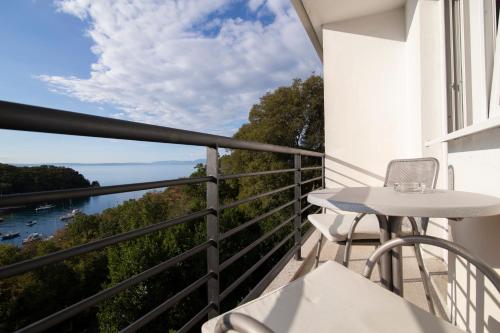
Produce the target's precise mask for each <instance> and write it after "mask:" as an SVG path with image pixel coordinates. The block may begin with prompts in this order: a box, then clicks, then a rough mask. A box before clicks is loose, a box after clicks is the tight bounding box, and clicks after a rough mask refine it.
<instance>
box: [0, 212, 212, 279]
mask: <svg viewBox="0 0 500 333" xmlns="http://www.w3.org/2000/svg"><path fill="white" fill-rule="evenodd" d="M211 213H213V211H212V210H211V209H204V210H201V211H199V212H196V213H192V214H188V215H184V216H181V217H178V218H174V219H171V220H168V221H165V222H160V223H156V224H152V225H149V226H147V227H144V228H141V229H135V230H132V231H128V232H124V233H121V234H118V235H113V236H110V237H106V238H103V239H98V240H95V241H92V242H90V243H86V244H82V245H79V246H75V247H72V248H69V249H66V250H61V251H57V252H54V253H50V254H47V255H45V256H43V257H39V258H33V259H28V260H24V261H21V262H18V263H15V264H11V265H8V266H3V267H0V279H3V278H7V277H11V276H14V275H19V274H22V273H25V272H28V271H31V270H34V269H36V268H39V267H42V266H45V265H49V264H53V263H56V262H59V261H62V260H65V259H68V258H71V257H74V256H77V255H81V254H85V253H87V252H91V251H95V250H99V249H102V248H104V247H106V246H109V245H113V244H116V243H120V242H123V241H127V240H131V239H134V238H137V237H140V236H143V235H146V234H150V233H153V232H155V231H158V230H162V229H165V228H168V227H171V226H174V225H177V224H180V223H185V222H188V221H192V220H194V219H197V218H201V217H204V216H207V215H208V214H211Z"/></svg>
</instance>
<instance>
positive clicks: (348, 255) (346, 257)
mask: <svg viewBox="0 0 500 333" xmlns="http://www.w3.org/2000/svg"><path fill="white" fill-rule="evenodd" d="M351 248H352V239H350V238H348V239H347V240H346V241H345V249H344V259H343V260H342V265H344V266H345V267H349V259H350V258H351Z"/></svg>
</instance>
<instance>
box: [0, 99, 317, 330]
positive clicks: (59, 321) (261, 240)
mask: <svg viewBox="0 0 500 333" xmlns="http://www.w3.org/2000/svg"><path fill="white" fill-rule="evenodd" d="M0 124H1V125H0V127H1V128H2V129H11V130H21V131H32V132H41V133H51V134H65V135H79V136H88V137H99V138H113V139H121V140H137V141H148V142H158V143H166V144H184V145H195V146H204V147H206V149H207V155H206V175H205V176H200V177H194V178H182V179H167V180H162V181H156V182H147V183H133V184H123V185H116V186H103V187H90V188H82V189H70V190H57V191H48V192H37V193H23V194H11V195H3V196H1V197H0V208H2V207H10V206H18V205H28V204H39V203H46V202H55V201H58V200H68V199H77V198H83V197H90V196H99V195H107V194H114V193H122V192H130V191H138V190H149V189H158V188H165V187H176V186H200V185H201V186H202V187H204V188H205V189H204V191H205V192H206V207H204V208H203V209H201V210H197V211H189V212H187V213H186V214H185V215H182V216H178V217H176V218H173V219H170V220H166V221H161V222H158V223H155V224H151V225H148V226H145V227H141V228H136V229H133V230H128V231H126V232H122V233H117V234H113V235H109V236H108V237H105V238H100V239H95V240H91V241H90V242H87V243H85V244H78V245H77V246H73V247H68V248H65V249H61V250H58V251H55V252H53V251H51V250H49V251H48V252H49V253H47V254H44V255H41V256H37V257H34V258H30V259H27V260H24V261H20V262H15V263H12V264H9V265H7V266H3V267H1V268H0V282H3V283H7V284H8V283H9V281H12V279H16V278H20V279H22V278H23V276H27V274H44V273H43V272H44V271H45V272H50V270H51V269H54V267H58V266H57V265H64V263H65V262H69V261H71V260H75V259H76V258H79V257H85V256H89V255H91V254H92V253H99V252H101V251H105V250H106V249H108V248H110V247H113V246H118V245H119V244H130V243H127V242H133V241H134V240H136V239H139V238H140V237H148V236H150V235H153V234H158V233H161V232H164V231H165V230H168V229H170V228H175V227H176V226H179V225H187V224H193V223H196V224H197V225H198V226H200V225H201V226H202V227H203V228H204V229H205V230H206V232H205V234H206V237H205V239H204V240H201V241H199V242H198V244H196V245H195V246H194V247H192V248H189V249H185V250H184V251H183V252H181V253H177V254H176V255H174V256H172V257H170V258H164V260H163V261H161V262H158V263H154V264H152V265H151V266H150V267H146V268H145V269H144V270H143V271H140V272H134V271H131V272H128V274H127V275H128V276H127V278H124V279H122V280H121V281H119V282H117V283H113V284H111V285H109V286H108V287H102V288H98V289H100V290H98V292H97V293H90V292H87V291H85V292H84V293H83V294H87V296H86V297H85V298H77V299H74V298H73V299H72V302H68V301H67V303H64V304H58V305H56V309H55V310H56V311H53V313H50V314H46V315H44V316H39V318H37V319H36V320H35V321H32V322H28V323H26V324H18V323H14V324H13V323H10V325H14V327H12V326H9V327H8V328H7V327H5V328H6V329H12V328H13V329H15V330H18V331H19V332H41V331H45V330H51V329H55V330H61V331H64V330H72V329H74V328H75V327H78V329H89V330H95V329H96V327H95V325H96V324H95V308H96V307H97V306H99V304H102V303H103V302H106V301H109V300H110V299H112V298H113V297H116V296H117V295H123V294H124V293H126V292H127V290H130V289H131V288H134V287H138V286H142V285H143V284H144V282H145V281H147V280H149V279H154V278H155V277H157V276H165V275H161V274H164V273H165V274H166V273H167V272H170V271H171V272H174V274H175V272H176V271H177V272H178V271H179V270H182V268H183V267H184V265H188V264H186V263H187V262H190V260H194V262H198V263H200V265H206V267H205V268H204V270H205V272H204V273H203V274H201V275H200V276H196V277H194V276H192V277H191V276H190V277H188V278H190V280H191V281H190V282H189V283H185V284H183V285H182V286H179V288H178V289H177V290H175V291H174V290H169V293H167V294H169V296H168V297H165V299H161V300H157V302H156V303H155V304H154V305H153V306H149V307H147V308H145V309H144V310H143V311H141V316H138V317H137V318H134V319H133V321H130V322H127V324H126V325H124V326H123V327H120V329H121V330H122V331H123V332H131V331H137V330H139V329H141V328H142V329H146V330H148V328H150V326H148V325H150V324H151V322H153V321H155V320H156V321H159V320H160V321H161V317H162V315H164V314H165V313H167V312H169V311H176V307H178V306H179V305H180V304H181V303H182V307H180V308H179V309H180V310H178V311H189V312H190V313H191V315H190V316H189V317H187V314H186V313H181V314H179V315H178V317H181V318H184V317H187V318H186V320H185V321H184V322H183V323H182V325H180V326H179V325H178V326H173V327H172V326H170V323H163V324H164V325H163V327H165V328H167V329H175V330H177V331H178V332H188V331H196V330H197V329H199V327H200V325H201V323H203V322H204V321H206V319H207V318H208V317H209V316H210V317H211V316H214V315H216V314H218V313H219V312H220V311H224V310H225V309H228V308H231V307H234V306H235V305H236V303H235V302H237V301H242V302H245V301H248V300H250V299H253V298H255V297H257V296H258V295H260V294H261V293H262V291H263V290H264V289H265V288H266V287H268V285H269V283H270V282H271V281H272V280H273V279H274V278H275V277H276V275H277V274H278V273H279V272H280V271H281V269H282V267H284V266H285V265H286V264H287V263H288V262H289V261H290V260H291V258H293V257H295V258H296V259H299V258H301V257H302V255H301V245H302V244H303V243H304V242H305V241H306V240H307V239H308V238H309V236H310V235H311V233H312V231H313V230H312V228H310V227H309V226H308V225H307V220H306V216H307V214H308V213H313V212H315V211H317V210H318V208H317V207H314V206H313V205H308V204H307V203H306V197H307V194H308V193H309V192H310V191H311V190H313V189H317V188H321V187H322V186H323V184H324V156H323V154H322V153H320V152H312V151H306V150H302V149H296V148H289V147H282V146H276V145H269V144H262V143H256V142H247V141H240V140H235V139H232V138H227V137H222V136H215V135H209V134H204V133H198V132H191V131H184V130H177V129H172V128H165V127H160V126H153V125H146V124H139V123H133V122H128V121H122V120H116V119H109V118H103V117H97V116H90V115H84V114H78V113H72V112H66V111H61V110H54V109H47V108H41V107H36V106H29V105H21V104H15V103H10V102H0ZM220 149H231V150H233V151H234V150H248V151H254V152H265V153H272V154H281V155H286V156H288V157H287V160H289V161H290V164H291V165H290V167H289V168H287V169H280V170H273V169H269V170H259V171H256V172H251V173H242V174H223V173H222V171H221V170H220V168H219V160H220V152H219V150H220ZM278 176H280V177H282V179H283V181H288V183H283V184H282V186H280V187H279V188H272V189H268V190H266V191H263V192H262V193H256V194H251V195H250V196H248V197H246V198H242V199H240V200H236V201H233V202H225V201H222V198H221V194H220V188H221V186H222V184H223V183H224V182H227V181H232V180H236V179H242V178H252V177H278ZM205 184H206V185H205ZM280 184H281V183H280ZM278 196H279V200H280V201H279V202H278ZM262 199H266V200H269V199H270V200H271V204H270V205H269V207H270V208H269V209H268V210H267V211H263V212H262V214H261V215H258V216H253V217H252V218H251V219H249V220H245V221H239V222H240V223H239V224H238V225H237V226H234V227H233V228H230V229H222V228H221V225H220V218H221V216H222V214H223V212H225V211H229V210H231V208H234V207H237V206H240V205H245V204H249V203H252V202H254V201H258V200H262ZM273 200H275V201H276V202H273ZM284 214H288V215H286V216H288V218H284V219H283V220H281V221H278V222H277V223H275V224H273V225H272V227H270V228H268V231H266V232H265V233H261V234H258V235H253V236H254V237H253V238H252V237H250V238H249V239H250V241H249V243H247V244H245V245H244V246H242V247H241V248H238V249H237V250H233V251H232V252H228V251H226V252H225V253H224V256H222V253H221V252H220V249H221V247H222V246H223V245H224V243H229V244H231V242H233V240H234V238H235V237H236V238H237V237H241V235H242V234H244V233H245V232H248V228H251V227H252V226H256V225H258V224H259V223H262V222H265V221H268V220H269V218H274V219H275V220H276V216H285V215H284ZM247 238H248V237H247ZM256 251H257V252H256ZM252 253H253V257H254V258H255V255H256V254H257V255H258V260H255V261H253V262H251V263H250V262H249V261H248V255H251V254H252ZM245 256H247V257H245ZM243 259H246V262H245V266H243V267H242V264H241V263H242V262H243ZM190 264H192V263H190ZM238 265H239V267H238ZM234 267H236V271H233V272H232V273H231V274H229V276H235V274H238V275H237V276H238V277H237V278H235V279H234V280H230V281H229V280H228V279H227V278H225V276H224V275H225V274H226V273H227V272H230V271H231V270H232V269H234ZM235 272H236V273H235ZM95 284H97V285H100V284H102V285H104V282H101V281H96V283H95ZM53 288H56V289H57V288H58V286H53ZM75 288H76V287H75ZM135 291H137V289H135ZM142 292H144V293H147V292H148V291H147V290H145V291H142ZM133 294H134V293H133V292H132V293H131V295H133ZM131 297H132V296H131ZM70 298H71V297H70ZM190 299H191V300H192V299H195V300H196V302H195V303H196V304H197V305H199V304H200V303H203V306H202V307H201V308H199V309H192V308H190V306H189V300H190ZM138 306H141V305H140V304H139V305H138ZM182 309H184V310H182ZM186 309H188V310H186ZM43 312H44V311H41V313H43ZM16 319H19V320H17V321H18V322H20V323H25V320H23V318H16ZM82 322H84V324H82ZM85 322H91V323H92V324H90V327H85Z"/></svg>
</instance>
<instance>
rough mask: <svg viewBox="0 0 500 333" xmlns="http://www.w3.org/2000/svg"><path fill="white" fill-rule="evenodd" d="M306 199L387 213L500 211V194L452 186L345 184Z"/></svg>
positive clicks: (480, 213)
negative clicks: (420, 189) (419, 188)
mask: <svg viewBox="0 0 500 333" xmlns="http://www.w3.org/2000/svg"><path fill="white" fill-rule="evenodd" d="M307 201H308V202H309V203H312V204H314V205H317V206H320V207H325V208H330V209H340V210H344V211H351V212H356V213H367V214H378V215H386V216H414V217H434V218H465V217H482V216H493V215H500V198H497V197H493V196H489V195H484V194H479V193H471V192H461V191H451V190H427V191H426V192H425V193H401V192H397V191H395V190H394V189H393V188H392V187H346V188H335V189H323V190H317V191H313V192H311V193H309V195H308V196H307Z"/></svg>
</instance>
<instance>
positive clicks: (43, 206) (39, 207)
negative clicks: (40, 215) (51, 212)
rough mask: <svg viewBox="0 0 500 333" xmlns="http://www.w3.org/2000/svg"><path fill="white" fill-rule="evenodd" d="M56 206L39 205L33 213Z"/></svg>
mask: <svg viewBox="0 0 500 333" xmlns="http://www.w3.org/2000/svg"><path fill="white" fill-rule="evenodd" d="M55 206H56V205H51V204H47V205H41V206H38V207H36V208H35V211H37V212H38V211H40V210H47V209H51V208H54V207H55Z"/></svg>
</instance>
